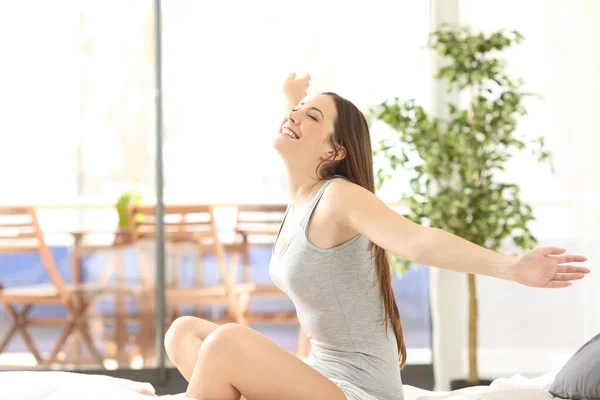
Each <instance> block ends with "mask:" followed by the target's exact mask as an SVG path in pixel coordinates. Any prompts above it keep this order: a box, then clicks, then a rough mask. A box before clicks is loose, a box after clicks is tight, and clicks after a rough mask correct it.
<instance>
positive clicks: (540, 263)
mask: <svg viewBox="0 0 600 400" xmlns="http://www.w3.org/2000/svg"><path fill="white" fill-rule="evenodd" d="M565 251H566V250H565V249H560V248H557V247H544V248H538V249H533V250H531V251H529V252H527V253H525V254H524V255H522V256H521V257H519V259H518V260H517V262H516V263H515V264H513V265H512V266H511V267H510V268H511V276H512V280H514V281H515V282H518V283H521V284H523V285H526V286H533V287H539V288H563V287H568V286H571V281H575V280H579V279H583V278H584V277H585V275H586V274H587V273H589V272H590V270H589V269H587V268H584V267H577V266H575V265H563V264H565V263H571V262H583V261H586V260H587V258H586V257H583V256H570V255H561V254H563V253H564V252H565Z"/></svg>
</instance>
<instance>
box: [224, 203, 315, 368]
mask: <svg viewBox="0 0 600 400" xmlns="http://www.w3.org/2000/svg"><path fill="white" fill-rule="evenodd" d="M286 210H287V205H285V204H274V205H264V204H243V205H238V206H237V218H236V227H235V230H236V233H237V234H238V236H239V238H240V240H241V245H242V252H241V254H242V265H243V267H242V268H243V282H251V280H252V278H251V269H250V268H251V266H250V254H249V253H250V245H249V242H250V241H251V240H252V239H254V242H255V243H253V245H254V246H257V245H260V244H263V245H265V246H268V247H269V248H272V247H273V245H274V244H275V240H276V238H277V233H278V232H279V227H280V226H281V223H282V222H283V217H284V215H285V212H286ZM251 298H286V299H287V298H288V296H287V295H286V294H285V293H284V292H282V291H281V290H280V289H279V288H277V286H275V285H274V284H272V283H270V284H258V285H257V287H256V290H254V291H253V292H252V293H251ZM247 320H248V321H249V322H267V323H269V322H270V323H298V324H299V322H298V315H297V314H296V312H295V311H294V312H288V313H275V314H252V309H251V304H249V305H248V316H247ZM309 352H310V343H309V341H308V338H307V337H306V333H305V332H304V330H303V329H302V327H301V326H299V327H298V347H297V350H296V355H297V356H298V357H307V356H308V354H309Z"/></svg>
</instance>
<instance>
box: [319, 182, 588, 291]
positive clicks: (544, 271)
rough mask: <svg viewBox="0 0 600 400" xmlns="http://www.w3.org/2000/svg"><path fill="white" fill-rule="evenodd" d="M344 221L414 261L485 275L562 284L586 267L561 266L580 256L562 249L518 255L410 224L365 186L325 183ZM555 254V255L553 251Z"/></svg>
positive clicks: (538, 284) (533, 283)
mask: <svg viewBox="0 0 600 400" xmlns="http://www.w3.org/2000/svg"><path fill="white" fill-rule="evenodd" d="M330 190H332V191H334V192H336V193H335V194H334V196H335V198H336V201H338V202H339V204H338V207H336V208H337V209H338V210H340V211H339V212H340V214H339V215H338V216H337V218H338V220H340V221H341V222H342V223H344V224H345V225H347V226H349V227H351V228H352V229H354V230H356V231H357V232H359V233H361V234H363V235H364V236H366V237H367V238H369V239H370V240H371V241H372V242H374V243H376V244H377V245H378V246H380V247H383V248H384V249H386V250H389V251H391V252H393V253H395V254H398V255H399V256H401V257H404V258H406V259H408V260H410V261H413V262H415V263H418V264H424V265H429V266H432V267H438V268H443V269H447V270H452V271H459V272H466V273H471V274H477V275H487V276H492V277H495V278H500V279H507V280H513V281H516V282H519V283H521V284H524V285H528V286H535V287H565V286H569V285H570V284H571V283H570V281H573V280H577V279H582V278H583V277H584V276H585V274H587V273H588V272H589V269H587V268H583V267H578V266H573V265H562V264H564V263H569V262H581V261H585V260H586V258H585V257H581V256H570V255H561V254H563V253H564V252H565V250H564V249H558V248H553V247H551V248H539V249H535V250H532V251H530V252H527V253H525V254H524V255H522V256H520V257H517V256H509V255H505V254H501V253H498V252H495V251H492V250H489V249H486V248H483V247H481V246H478V245H476V244H474V243H471V242H469V241H467V240H464V239H462V238H460V237H458V236H456V235H453V234H451V233H448V232H446V231H443V230H441V229H437V228H429V227H425V226H422V225H419V224H416V223H414V222H412V221H410V220H409V219H407V218H405V217H403V216H402V215H400V214H398V213H396V212H395V211H394V210H392V209H390V208H389V207H388V206H387V205H386V204H384V203H383V202H382V201H381V200H380V199H379V198H378V197H377V196H375V195H374V194H373V193H371V192H370V191H368V190H366V189H364V188H362V187H360V186H358V185H354V184H352V183H348V182H343V181H338V182H335V183H333V184H332V185H331V189H330ZM559 255H560V256H559Z"/></svg>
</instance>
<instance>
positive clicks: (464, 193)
mask: <svg viewBox="0 0 600 400" xmlns="http://www.w3.org/2000/svg"><path fill="white" fill-rule="evenodd" d="M522 39H523V38H522V36H521V35H520V34H519V33H518V32H506V31H498V32H494V33H491V34H489V35H485V34H483V33H473V32H472V31H471V30H470V29H469V28H466V27H460V28H452V27H447V26H446V27H444V28H442V29H441V30H439V31H436V32H433V33H432V34H431V35H430V40H429V42H428V45H427V47H428V48H429V49H432V50H434V51H436V52H437V54H438V55H439V56H440V57H443V59H444V61H446V63H445V66H444V67H442V68H440V69H439V71H437V73H436V75H435V78H436V79H440V80H445V81H447V83H448V85H449V90H455V91H456V92H457V93H458V95H459V96H460V98H461V99H462V100H464V103H465V106H464V107H463V106H459V105H458V104H448V117H446V118H444V119H442V118H440V117H435V116H432V115H430V114H429V113H427V112H426V111H425V110H424V109H423V107H421V106H419V105H417V104H415V102H414V101H413V100H408V101H401V100H399V99H398V98H394V99H392V100H388V101H385V102H384V103H382V104H380V105H378V106H376V107H373V108H372V109H371V118H372V119H373V120H379V121H383V122H384V123H385V124H387V125H389V126H390V127H391V128H393V130H394V134H393V137H391V138H386V139H384V140H381V141H379V142H378V145H377V146H375V150H374V156H375V157H379V158H382V159H383V160H384V162H383V165H382V167H381V168H378V170H377V174H376V175H377V181H378V187H381V186H382V185H383V183H384V182H386V181H387V180H389V179H390V178H391V177H392V174H393V173H394V171H396V170H397V169H398V168H399V167H404V168H405V169H406V168H409V169H410V171H411V172H413V173H414V176H413V177H412V178H411V179H410V187H411V191H412V193H410V194H408V195H406V194H405V195H404V198H403V200H404V201H405V202H407V204H408V206H409V211H408V213H407V215H406V217H407V218H409V219H411V220H412V221H414V222H417V223H420V224H423V225H427V226H432V227H437V228H440V229H444V230H446V231H448V232H451V233H453V234H455V235H458V236H460V237H462V238H464V239H466V240H469V241H471V242H473V243H476V244H478V245H481V246H485V247H487V248H489V249H492V250H496V251H497V250H500V249H501V248H502V245H503V244H505V241H506V240H507V239H512V242H513V243H514V244H515V245H516V246H517V247H518V248H520V249H523V250H526V249H530V248H531V247H532V246H533V245H534V244H535V243H536V238H535V237H534V236H533V235H532V233H531V232H530V230H529V229H528V227H527V224H528V223H529V222H530V221H532V220H534V215H533V212H532V209H531V207H530V206H529V205H527V204H526V203H524V202H523V201H522V200H521V199H520V191H519V187H518V186H517V185H515V184H513V183H508V182H500V181H499V180H498V179H496V175H497V172H498V171H500V170H504V169H505V166H506V164H507V162H508V161H509V159H510V158H511V156H512V155H513V154H514V152H515V151H516V150H524V149H527V150H532V151H533V154H534V156H535V157H536V158H537V160H538V161H539V162H543V161H547V162H549V164H550V167H551V168H552V164H551V160H550V154H549V152H548V151H547V150H546V149H545V145H544V139H543V138H542V137H539V138H536V139H534V140H530V139H529V140H528V139H526V138H525V137H523V136H521V135H518V134H517V131H516V127H517V121H518V119H519V117H521V116H523V115H525V114H526V109H525V107H524V105H523V100H524V99H525V98H526V97H528V96H531V94H530V93H526V92H524V91H522V90H521V85H522V83H521V82H519V81H516V80H514V79H512V78H511V77H509V76H508V74H507V73H506V68H505V64H504V62H503V61H502V60H501V59H500V58H498V56H499V55H500V52H501V51H503V50H505V49H506V48H508V47H510V46H512V45H514V44H517V43H519V42H520V41H521V40H522ZM461 103H462V101H461ZM552 170H553V168H552ZM396 258H397V256H396ZM396 265H397V266H398V267H399V268H404V269H405V268H407V267H408V265H409V262H408V261H406V260H400V262H399V263H396ZM468 288H469V327H468V329H469V331H468V332H469V374H468V379H466V380H464V381H454V382H452V389H453V390H454V389H457V388H460V387H466V386H473V385H480V384H489V381H487V382H486V381H482V380H480V378H479V375H478V369H477V331H478V329H477V290H476V280H475V277H474V276H473V275H468Z"/></svg>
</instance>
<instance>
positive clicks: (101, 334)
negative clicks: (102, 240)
mask: <svg viewBox="0 0 600 400" xmlns="http://www.w3.org/2000/svg"><path fill="white" fill-rule="evenodd" d="M69 233H70V234H71V235H72V236H73V239H74V240H73V247H72V253H71V259H72V266H73V271H72V276H73V281H74V282H77V283H81V274H82V257H83V256H105V257H106V261H105V262H104V266H103V269H102V271H101V273H100V275H99V276H98V279H97V280H96V282H94V283H95V284H96V285H101V286H104V287H111V286H113V287H114V289H117V290H109V291H107V293H105V294H104V295H100V296H97V297H96V298H95V299H94V302H92V303H91V304H90V306H89V308H90V312H89V315H88V319H89V320H90V326H91V327H92V331H93V332H94V335H95V336H96V337H97V338H100V339H101V341H102V342H103V345H104V350H105V353H106V354H107V356H108V357H114V358H115V359H116V360H117V363H118V365H119V366H127V365H129V364H130V363H131V361H132V359H131V353H129V352H128V351H127V349H126V345H127V344H128V343H130V336H128V334H127V326H128V324H131V323H134V324H139V322H140V321H139V319H140V318H139V315H129V314H128V313H127V310H126V301H127V298H132V299H133V300H134V302H136V303H137V304H138V306H139V304H140V301H139V297H140V296H141V292H142V291H143V288H142V286H141V285H129V284H127V283H126V282H125V271H124V268H125V254H124V252H125V251H127V249H128V248H130V247H132V246H133V239H132V234H131V231H130V230H129V229H119V230H115V231H111V232H107V231H99V230H86V231H74V232H69ZM99 234H100V235H106V234H110V235H114V239H113V240H112V242H111V243H106V244H97V243H93V244H92V243H90V241H89V240H88V241H86V240H84V239H86V238H88V239H89V238H93V237H94V236H97V235H99ZM111 277H114V281H113V282H112V283H110V282H109V280H110V278H111ZM106 297H110V298H111V299H114V301H115V312H114V314H106V313H101V314H96V313H95V311H94V306H95V302H96V301H98V300H100V299H101V298H106ZM107 322H113V323H114V327H115V329H114V332H113V333H110V334H109V333H107V331H106V330H105V324H106V323H107ZM70 351H71V354H72V357H70V358H77V357H78V356H79V354H80V348H79V346H78V343H74V345H73V346H71V348H70Z"/></svg>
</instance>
